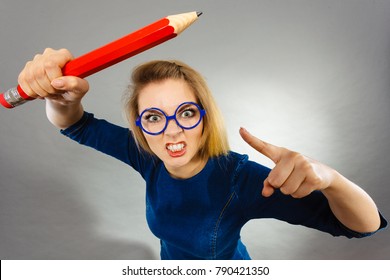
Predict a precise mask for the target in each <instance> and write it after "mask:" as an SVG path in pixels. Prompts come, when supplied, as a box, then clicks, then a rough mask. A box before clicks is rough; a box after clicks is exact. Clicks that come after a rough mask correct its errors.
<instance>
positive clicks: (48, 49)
mask: <svg viewBox="0 0 390 280" xmlns="http://www.w3.org/2000/svg"><path fill="white" fill-rule="evenodd" d="M52 52H54V50H53V49H52V48H46V49H45V50H44V51H43V53H44V54H48V53H52Z"/></svg>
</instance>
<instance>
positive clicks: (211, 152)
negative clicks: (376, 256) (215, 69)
mask: <svg viewBox="0 0 390 280" xmlns="http://www.w3.org/2000/svg"><path fill="white" fill-rule="evenodd" d="M71 59H72V55H71V54H70V53H69V51H67V50H64V49H62V50H58V51H56V50H52V49H46V50H45V52H44V53H43V54H42V55H37V56H35V58H34V60H32V61H30V62H28V63H27V64H26V66H25V68H24V69H23V71H22V72H21V74H20V76H19V85H20V86H21V87H22V89H23V90H24V91H25V92H26V93H27V94H28V95H30V96H32V97H38V98H45V99H46V112H47V117H48V119H49V120H50V121H51V122H52V123H53V124H54V125H55V126H56V127H58V128H60V129H61V132H62V133H63V134H64V135H67V136H68V137H70V138H72V139H74V140H76V141H78V142H79V143H81V144H84V145H87V146H90V147H93V148H95V149H97V150H99V151H101V152H104V153H106V154H108V155H111V156H113V157H115V158H117V159H119V160H121V161H123V162H125V163H127V164H129V165H130V166H132V167H133V168H134V169H135V170H137V171H138V172H139V173H140V174H141V175H142V177H143V178H144V179H145V181H146V215H147V221H148V224H149V227H150V229H151V231H152V232H153V233H154V234H155V235H156V236H157V237H158V238H159V239H160V240H161V258H162V259H250V256H249V254H248V252H247V250H246V248H245V246H244V244H243V243H242V242H241V240H240V230H241V228H242V227H243V226H244V224H245V223H246V222H247V221H249V220H251V219H255V218H275V219H280V220H283V221H286V222H289V223H291V224H299V225H304V226H307V227H311V228H315V229H318V230H321V231H324V232H328V233H330V234H332V235H335V236H338V235H344V236H347V237H349V238H351V237H364V236H369V235H371V234H373V233H375V232H376V231H377V230H378V229H380V228H384V227H385V226H386V225H387V222H386V220H385V219H384V218H383V217H382V216H381V215H380V214H379V212H378V210H377V208H376V205H375V203H374V202H373V200H372V199H371V198H370V197H369V195H368V194H367V193H366V192H364V191H363V190H362V189H361V188H360V187H359V186H357V185H355V184H354V183H352V182H351V181H350V180H348V179H346V178H345V177H343V176H342V175H341V174H339V173H338V172H337V171H335V170H333V169H332V168H330V167H328V166H326V165H324V164H322V163H320V162H317V161H315V160H313V159H310V158H307V157H305V156H303V155H301V154H299V153H296V152H293V151H290V150H288V149H285V148H281V147H277V146H274V145H271V144H269V143H266V142H263V141H261V140H260V139H257V138H256V137H254V136H252V135H251V134H250V133H249V132H247V131H246V130H245V129H243V128H241V129H240V134H241V136H242V138H243V139H244V140H245V141H246V142H247V143H248V144H249V145H251V146H252V147H253V148H254V149H256V150H257V151H259V152H260V153H262V154H263V155H265V156H267V157H268V158H270V159H271V160H272V161H273V162H274V163H275V167H274V168H273V169H272V170H270V169H268V168H267V167H264V166H262V165H260V164H257V163H255V162H252V161H249V160H248V158H247V156H245V155H240V154H238V153H235V152H232V151H230V150H229V145H228V141H227V138H226V133H225V130H224V126H223V124H222V120H221V116H220V113H219V110H218V108H217V106H216V104H215V102H214V100H213V98H212V95H211V93H210V91H209V89H208V87H207V85H206V83H205V81H204V79H203V78H202V76H201V75H200V74H199V73H198V72H196V71H195V70H193V69H192V68H190V67H189V66H187V65H185V64H184V63H181V62H178V61H152V62H149V63H146V64H143V65H141V66H139V67H138V68H136V69H135V71H134V72H133V76H132V79H133V80H132V85H131V86H130V87H129V93H128V98H127V99H126V101H125V112H126V114H127V118H128V121H129V125H130V128H131V130H129V129H127V128H121V127H118V126H116V125H113V124H110V123H108V122H106V121H105V120H98V119H96V118H95V117H94V115H93V114H90V113H87V112H85V111H84V109H83V106H82V104H81V100H82V98H83V96H84V95H85V94H86V93H87V91H88V89H89V86H88V82H87V81H86V80H83V79H80V78H76V77H64V76H62V73H61V68H62V67H63V66H64V65H65V64H66V63H67V62H68V61H70V60H71Z"/></svg>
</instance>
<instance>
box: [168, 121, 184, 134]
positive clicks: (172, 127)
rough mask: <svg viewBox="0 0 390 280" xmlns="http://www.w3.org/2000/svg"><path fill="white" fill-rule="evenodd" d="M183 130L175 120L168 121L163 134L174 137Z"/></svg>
mask: <svg viewBox="0 0 390 280" xmlns="http://www.w3.org/2000/svg"><path fill="white" fill-rule="evenodd" d="M182 131H183V129H182V128H181V127H180V126H179V125H178V124H177V123H176V120H175V119H170V120H168V124H167V128H166V129H165V131H164V133H165V135H168V136H175V135H177V134H179V133H180V132H182Z"/></svg>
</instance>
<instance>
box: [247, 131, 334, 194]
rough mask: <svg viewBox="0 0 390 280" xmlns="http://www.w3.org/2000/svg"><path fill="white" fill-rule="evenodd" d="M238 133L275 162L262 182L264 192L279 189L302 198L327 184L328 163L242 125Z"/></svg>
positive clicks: (329, 170)
mask: <svg viewBox="0 0 390 280" xmlns="http://www.w3.org/2000/svg"><path fill="white" fill-rule="evenodd" d="M240 134H241V137H242V138H243V139H244V140H245V141H246V142H247V143H248V144H249V145H250V146H251V147H253V148H254V149H256V150H257V151H258V152H260V153H262V154H263V155H265V156H266V157H268V158H270V159H271V160H272V161H273V162H274V163H275V167H274V168H273V169H272V170H271V172H270V173H269V174H268V177H267V179H266V180H265V181H264V183H263V190H262V195H263V196H265V197H269V196H271V195H272V194H273V193H274V191H275V190H276V189H279V190H280V191H281V192H282V193H283V194H285V195H291V196H292V197H294V198H301V197H304V196H307V195H309V194H310V193H312V192H313V191H314V190H323V189H325V188H327V187H328V186H329V185H330V182H331V181H332V179H331V177H332V175H331V174H332V171H331V169H330V168H329V167H326V166H325V165H323V164H321V163H320V162H317V161H315V160H312V159H310V158H308V157H306V156H304V155H302V154H300V153H297V152H294V151H290V150H288V149H286V148H282V147H277V146H274V145H272V144H269V143H267V142H264V141H262V140H260V139H258V138H256V137H254V136H253V135H251V134H250V133H249V132H248V131H247V130H245V129H244V128H241V129H240Z"/></svg>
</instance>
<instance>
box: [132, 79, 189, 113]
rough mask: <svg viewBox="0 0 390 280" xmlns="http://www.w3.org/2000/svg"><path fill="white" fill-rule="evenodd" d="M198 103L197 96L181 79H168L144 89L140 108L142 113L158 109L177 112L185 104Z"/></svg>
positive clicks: (139, 101) (139, 103)
mask: <svg viewBox="0 0 390 280" xmlns="http://www.w3.org/2000/svg"><path fill="white" fill-rule="evenodd" d="M187 101H192V102H196V96H195V94H194V92H193V90H192V89H191V87H190V86H189V85H188V84H187V83H186V82H185V81H184V80H179V79H168V80H164V81H159V82H152V83H150V84H148V85H147V86H146V87H145V88H143V89H142V90H141V92H140V94H139V97H138V108H139V110H140V112H141V111H143V110H145V109H146V108H150V107H157V108H160V109H162V110H163V111H166V112H170V111H172V112H173V111H175V109H176V108H177V106H178V105H180V104H181V103H183V102H187Z"/></svg>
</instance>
